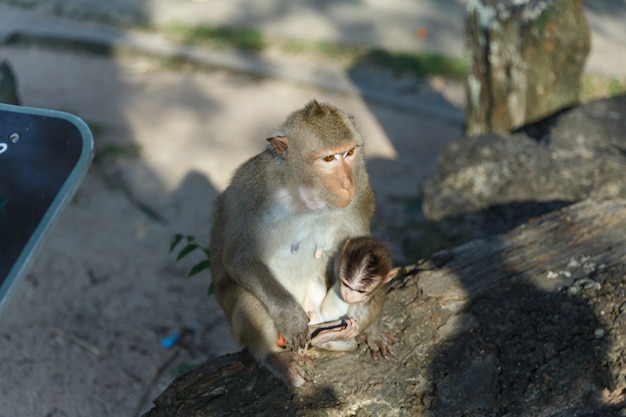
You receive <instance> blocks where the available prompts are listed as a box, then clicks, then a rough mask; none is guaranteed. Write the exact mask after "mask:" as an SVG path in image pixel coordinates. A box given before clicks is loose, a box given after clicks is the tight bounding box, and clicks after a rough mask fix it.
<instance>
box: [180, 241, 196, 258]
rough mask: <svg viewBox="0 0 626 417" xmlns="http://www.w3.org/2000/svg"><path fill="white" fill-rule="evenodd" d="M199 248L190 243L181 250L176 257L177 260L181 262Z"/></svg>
mask: <svg viewBox="0 0 626 417" xmlns="http://www.w3.org/2000/svg"><path fill="white" fill-rule="evenodd" d="M197 248H198V245H197V244H195V243H188V244H187V246H185V247H184V248H182V249H181V251H180V252H178V256H177V257H176V260H177V261H180V260H181V259H183V258H184V257H185V256H187V255H189V254H190V253H191V252H193V251H195V250H196V249H197Z"/></svg>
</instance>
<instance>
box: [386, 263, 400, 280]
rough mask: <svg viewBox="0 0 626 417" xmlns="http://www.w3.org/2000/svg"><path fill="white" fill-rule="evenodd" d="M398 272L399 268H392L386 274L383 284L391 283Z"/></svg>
mask: <svg viewBox="0 0 626 417" xmlns="http://www.w3.org/2000/svg"><path fill="white" fill-rule="evenodd" d="M398 272H400V267H399V266H397V267H395V268H393V269H392V270H391V271H389V272H387V275H386V276H385V279H384V280H383V283H387V282H389V281H391V280H392V279H393V278H395V277H396V275H398Z"/></svg>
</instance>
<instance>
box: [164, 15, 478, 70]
mask: <svg viewBox="0 0 626 417" xmlns="http://www.w3.org/2000/svg"><path fill="white" fill-rule="evenodd" d="M165 34H166V36H168V37H169V38H170V40H172V41H174V42H177V43H180V44H183V45H192V46H208V47H215V48H225V47H231V48H236V49H241V50H243V51H247V52H257V53H260V52H262V51H264V50H267V49H269V48H270V47H271V48H275V49H278V50H280V51H281V52H284V53H290V54H314V55H315V54H317V55H321V56H324V57H327V58H331V59H333V60H340V61H341V62H346V63H347V65H348V66H353V65H356V64H357V63H358V62H359V61H361V60H367V61H370V62H372V63H374V64H376V65H379V66H381V67H386V68H390V69H392V70H394V71H398V72H411V73H413V74H415V75H416V76H419V77H425V76H430V75H438V76H443V77H446V78H454V79H461V78H463V77H464V76H465V74H466V71H467V64H466V63H465V60H464V59H460V58H448V57H445V56H443V55H438V54H432V53H422V54H418V53H408V52H390V51H386V50H383V49H379V48H370V47H365V46H355V45H343V44H336V43H330V42H318V41H307V40H294V39H291V40H284V39H268V38H266V37H265V36H264V35H263V34H262V33H261V32H259V31H257V30H255V29H250V28H226V27H211V26H208V25H198V26H189V25H184V24H181V23H172V24H170V25H168V26H166V27H165Z"/></svg>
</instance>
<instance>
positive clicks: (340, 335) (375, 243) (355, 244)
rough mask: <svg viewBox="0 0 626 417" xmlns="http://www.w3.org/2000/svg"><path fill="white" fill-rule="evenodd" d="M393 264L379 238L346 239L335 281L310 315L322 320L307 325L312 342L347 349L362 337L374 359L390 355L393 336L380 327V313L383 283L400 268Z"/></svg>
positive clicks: (317, 345)
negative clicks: (315, 312) (316, 310)
mask: <svg viewBox="0 0 626 417" xmlns="http://www.w3.org/2000/svg"><path fill="white" fill-rule="evenodd" d="M392 265H393V261H392V259H391V253H390V252H389V248H387V246H386V245H385V244H384V243H383V242H381V241H380V240H378V239H376V238H374V237H371V236H361V237H356V238H351V239H348V240H346V243H345V244H344V246H343V249H342V251H341V254H340V257H339V262H338V265H337V268H336V272H337V281H336V282H335V283H334V284H333V285H332V287H331V288H330V289H329V290H328V293H327V294H326V296H325V297H324V300H323V301H322V303H321V305H320V308H319V314H317V317H313V318H312V319H311V323H315V322H321V323H319V324H311V325H310V326H309V329H310V333H311V345H312V346H315V347H317V348H320V349H326V350H334V351H342V352H346V351H352V350H355V349H356V348H357V346H358V343H359V342H362V341H365V342H367V344H368V346H369V348H370V350H371V352H372V357H373V358H374V359H376V358H377V357H378V354H380V355H381V356H382V357H383V358H385V359H387V358H388V357H389V356H390V355H393V349H392V348H391V343H392V342H393V341H394V340H395V338H394V337H393V336H392V335H390V334H388V333H384V332H383V331H382V330H383V326H382V317H381V313H382V309H383V304H384V303H385V299H386V298H387V289H386V285H385V284H386V283H387V282H389V281H390V280H391V279H392V278H394V277H395V276H396V275H397V274H398V271H399V268H392ZM315 315H316V314H314V316H315ZM337 319H339V320H337Z"/></svg>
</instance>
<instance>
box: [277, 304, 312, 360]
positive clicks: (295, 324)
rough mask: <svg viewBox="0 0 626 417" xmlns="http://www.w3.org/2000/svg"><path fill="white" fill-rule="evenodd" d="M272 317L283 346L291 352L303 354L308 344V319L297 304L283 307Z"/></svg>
mask: <svg viewBox="0 0 626 417" xmlns="http://www.w3.org/2000/svg"><path fill="white" fill-rule="evenodd" d="M277 314H278V316H277V317H274V325H275V326H276V330H278V333H279V335H280V336H282V338H283V340H284V345H285V347H286V348H287V349H289V350H292V351H299V352H302V353H303V352H304V351H305V350H306V348H307V346H308V344H309V342H310V338H309V317H308V316H307V315H306V313H305V312H304V310H303V309H302V307H301V306H300V304H299V303H297V302H296V301H295V300H293V302H292V303H290V304H288V305H285V306H283V308H281V309H280V310H278V311H277Z"/></svg>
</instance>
